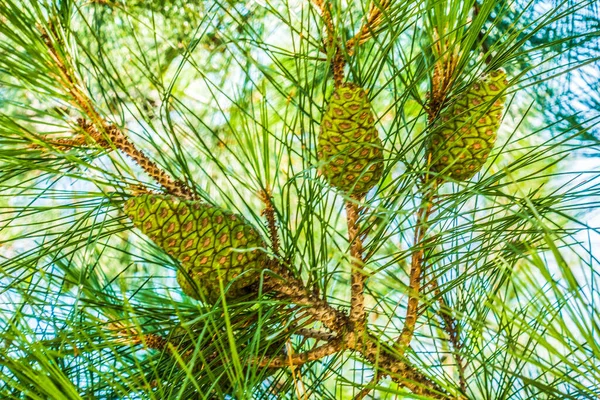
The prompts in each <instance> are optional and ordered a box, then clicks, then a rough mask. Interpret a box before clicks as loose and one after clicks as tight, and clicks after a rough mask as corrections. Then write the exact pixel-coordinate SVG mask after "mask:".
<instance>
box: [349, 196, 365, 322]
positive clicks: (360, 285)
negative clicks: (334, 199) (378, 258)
mask: <svg viewBox="0 0 600 400" xmlns="http://www.w3.org/2000/svg"><path fill="white" fill-rule="evenodd" d="M358 215H359V207H358V204H357V203H355V202H354V201H348V202H346V219H347V222H348V241H349V242H350V257H351V258H352V260H351V266H352V275H351V286H350V290H351V295H350V322H351V323H352V324H353V325H354V326H353V330H356V331H357V332H362V331H364V329H365V324H366V312H365V296H364V290H365V279H366V275H365V272H364V270H363V258H362V257H363V256H362V253H363V247H362V240H361V238H360V236H359V231H360V229H359V226H358Z"/></svg>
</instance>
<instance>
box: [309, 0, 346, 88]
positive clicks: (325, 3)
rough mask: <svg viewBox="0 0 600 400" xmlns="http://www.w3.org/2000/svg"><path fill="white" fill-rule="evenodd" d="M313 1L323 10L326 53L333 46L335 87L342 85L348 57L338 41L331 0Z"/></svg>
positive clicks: (332, 67) (332, 63)
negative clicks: (345, 56)
mask: <svg viewBox="0 0 600 400" xmlns="http://www.w3.org/2000/svg"><path fill="white" fill-rule="evenodd" d="M312 1H313V3H314V4H315V5H316V6H317V7H318V8H319V11H320V12H321V18H323V23H324V24H325V31H326V36H327V37H326V39H325V45H324V48H325V53H328V51H329V49H331V48H332V47H333V52H334V53H333V58H332V60H331V69H332V71H333V81H334V83H335V87H339V86H341V85H342V83H343V81H344V66H345V65H346V59H345V58H344V55H343V54H342V49H341V47H340V44H339V43H338V42H337V41H336V38H337V37H336V35H335V27H334V25H333V16H332V15H331V8H330V7H331V3H330V1H329V0H312Z"/></svg>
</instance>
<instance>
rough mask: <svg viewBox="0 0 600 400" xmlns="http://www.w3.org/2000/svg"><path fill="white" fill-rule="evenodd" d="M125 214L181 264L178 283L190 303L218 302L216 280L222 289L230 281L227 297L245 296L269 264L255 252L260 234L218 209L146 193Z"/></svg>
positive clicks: (129, 203)
mask: <svg viewBox="0 0 600 400" xmlns="http://www.w3.org/2000/svg"><path fill="white" fill-rule="evenodd" d="M124 211H125V214H127V216H128V217H129V218H131V220H132V221H133V223H134V225H135V226H136V227H137V228H139V229H140V230H141V231H142V232H143V233H144V234H146V235H148V237H149V238H150V239H152V240H153V241H154V242H155V243H156V244H157V245H159V246H160V247H161V248H163V249H164V250H165V251H166V252H167V253H168V254H170V255H171V256H173V257H175V258H176V259H177V260H179V262H181V265H182V266H183V269H184V271H185V272H182V271H181V270H179V271H178V272H177V282H179V285H180V286H181V288H182V289H183V292H184V293H185V294H187V295H188V296H191V297H193V298H196V299H201V298H202V297H204V299H206V300H208V301H209V302H211V303H214V302H216V301H217V299H218V298H219V295H220V293H221V290H220V287H219V280H222V281H223V286H224V288H226V289H227V285H228V284H229V283H230V282H231V286H230V287H229V289H228V291H227V293H226V294H227V297H228V298H235V297H239V296H241V295H243V294H245V293H248V291H249V286H250V285H252V284H253V283H255V282H256V280H257V276H258V271H259V270H260V269H261V268H264V265H265V264H266V262H267V257H266V254H265V253H264V252H262V251H261V250H259V249H257V248H258V247H262V248H265V243H264V241H263V240H262V239H261V237H260V235H259V234H258V232H257V231H256V230H255V229H254V228H253V227H252V226H251V225H250V223H249V222H248V221H247V220H246V219H244V217H242V216H240V215H237V214H234V213H231V212H229V211H226V210H223V209H221V208H219V207H213V206H211V205H208V204H206V203H202V202H198V201H186V200H182V199H180V198H177V197H174V196H163V195H152V194H144V195H141V196H136V197H132V198H130V199H129V200H127V201H126V202H125V205H124ZM250 248H254V249H253V250H247V249H250ZM244 271H246V273H244V274H242V273H243V272H244ZM186 275H187V276H186ZM188 276H189V279H188ZM236 278H237V279H236ZM202 295H203V296H202Z"/></svg>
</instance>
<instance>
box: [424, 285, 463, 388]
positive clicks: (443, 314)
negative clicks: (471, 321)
mask: <svg viewBox="0 0 600 400" xmlns="http://www.w3.org/2000/svg"><path fill="white" fill-rule="evenodd" d="M431 286H432V287H433V290H434V293H435V296H436V297H437V299H438V302H439V304H440V310H439V311H438V315H439V316H440V319H441V320H442V327H443V328H444V330H445V331H446V333H448V337H449V339H450V343H451V344H452V348H453V352H452V354H453V356H454V360H455V361H456V367H457V369H458V379H459V384H460V390H461V391H462V392H463V393H466V391H467V380H466V378H465V366H464V363H463V359H462V356H461V354H460V350H461V348H462V344H461V342H460V334H459V333H458V323H457V321H456V319H454V317H452V314H451V312H450V307H449V306H448V304H447V303H446V300H444V297H443V296H442V293H441V291H440V287H439V286H438V283H437V280H436V279H433V280H432V281H431Z"/></svg>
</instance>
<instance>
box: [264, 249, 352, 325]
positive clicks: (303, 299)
mask: <svg viewBox="0 0 600 400" xmlns="http://www.w3.org/2000/svg"><path fill="white" fill-rule="evenodd" d="M269 268H270V269H271V270H272V271H273V272H274V273H275V274H277V275H276V276H275V275H271V274H266V275H265V280H264V283H265V286H266V287H265V289H267V290H273V291H275V292H277V293H279V294H280V295H281V296H283V297H284V298H286V299H288V300H289V301H291V302H292V303H294V304H296V305H299V306H307V307H306V311H307V312H308V313H310V314H311V315H312V316H313V317H314V318H315V319H317V320H318V321H320V322H321V323H323V325H325V327H327V328H328V329H331V330H332V331H334V332H337V333H341V332H344V331H346V330H347V327H348V325H349V319H348V316H347V315H346V314H345V313H343V312H342V311H338V310H336V309H335V308H333V307H332V306H331V305H329V303H327V301H325V300H323V299H320V298H318V297H317V296H315V295H314V294H313V293H312V292H310V291H309V290H308V289H307V288H306V287H305V286H304V283H302V281H301V280H299V279H297V278H295V277H294V276H293V275H292V274H291V272H290V271H289V269H288V268H287V267H286V266H284V265H282V264H281V263H280V262H279V261H277V260H272V261H271V263H270V266H269Z"/></svg>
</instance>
